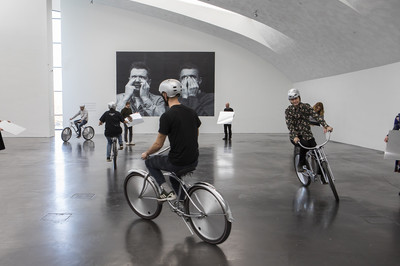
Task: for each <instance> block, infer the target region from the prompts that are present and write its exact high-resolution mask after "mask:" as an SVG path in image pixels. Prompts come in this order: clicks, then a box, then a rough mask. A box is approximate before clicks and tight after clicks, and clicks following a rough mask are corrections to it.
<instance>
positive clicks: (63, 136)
mask: <svg viewBox="0 0 400 266" xmlns="http://www.w3.org/2000/svg"><path fill="white" fill-rule="evenodd" d="M71 136H72V130H71V129H70V128H69V127H66V128H64V129H63V131H62V132H61V139H62V140H63V141H68V140H69V139H70V138H71Z"/></svg>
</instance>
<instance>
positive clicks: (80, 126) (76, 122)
mask: <svg viewBox="0 0 400 266" xmlns="http://www.w3.org/2000/svg"><path fill="white" fill-rule="evenodd" d="M79 121H80V119H78V120H75V121H74V124H75V126H76V129H77V130H78V136H80V135H81V128H82V126H83V125H85V124H86V123H87V121H86V120H82V121H81V122H80V123H79Z"/></svg>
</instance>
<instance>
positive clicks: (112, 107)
mask: <svg viewBox="0 0 400 266" xmlns="http://www.w3.org/2000/svg"><path fill="white" fill-rule="evenodd" d="M108 109H114V110H115V102H109V103H108Z"/></svg>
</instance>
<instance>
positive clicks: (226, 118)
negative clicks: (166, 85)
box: [217, 111, 235, 124]
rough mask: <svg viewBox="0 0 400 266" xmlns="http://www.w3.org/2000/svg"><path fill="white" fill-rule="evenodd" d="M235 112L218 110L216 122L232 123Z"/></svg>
mask: <svg viewBox="0 0 400 266" xmlns="http://www.w3.org/2000/svg"><path fill="white" fill-rule="evenodd" d="M234 116H235V112H224V111H221V112H219V116H218V121H217V124H232V121H233V117H234Z"/></svg>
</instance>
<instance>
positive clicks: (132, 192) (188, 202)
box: [124, 148, 233, 244]
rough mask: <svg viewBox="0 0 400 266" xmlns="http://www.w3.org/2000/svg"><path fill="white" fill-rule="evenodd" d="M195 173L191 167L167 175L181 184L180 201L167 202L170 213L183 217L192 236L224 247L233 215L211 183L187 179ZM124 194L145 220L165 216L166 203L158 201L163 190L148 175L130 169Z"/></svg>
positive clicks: (132, 207)
mask: <svg viewBox="0 0 400 266" xmlns="http://www.w3.org/2000/svg"><path fill="white" fill-rule="evenodd" d="M167 149H169V148H167ZM167 149H164V150H163V151H161V152H160V153H162V152H164V151H166V150H167ZM194 170H195V168H187V169H183V170H181V171H178V172H176V173H174V172H164V175H165V176H168V175H169V176H170V177H172V178H173V179H175V180H176V181H178V182H179V192H178V193H177V198H176V200H171V201H166V202H167V203H168V206H169V207H170V210H171V211H172V212H174V213H175V214H177V215H178V216H179V217H181V218H182V220H183V221H184V223H185V224H186V226H187V228H188V229H189V231H190V232H191V234H192V235H193V230H194V231H195V233H196V234H197V236H199V237H200V238H201V239H202V240H203V241H205V242H208V243H210V244H221V243H222V242H224V241H225V240H226V239H227V238H228V237H229V234H230V232H231V228H232V222H233V216H232V212H231V210H230V208H229V205H228V203H227V202H226V201H225V200H224V198H223V197H222V195H221V194H220V193H219V192H218V191H217V190H216V189H215V187H214V186H212V185H211V184H209V183H207V182H196V183H194V184H190V183H189V182H187V180H186V179H187V177H188V176H190V175H191V174H192V173H193V171H194ZM124 193H125V197H126V199H127V201H128V204H129V207H130V208H131V209H132V210H133V212H134V213H135V214H136V215H138V216H139V217H141V218H142V219H146V220H152V219H155V218H157V217H158V215H159V214H160V213H161V210H162V207H163V203H164V202H165V201H159V200H158V197H159V195H160V193H161V188H160V186H159V185H158V184H157V182H156V181H155V179H154V178H153V177H152V176H150V174H149V173H148V172H146V171H144V170H140V169H132V170H130V171H129V173H128V175H127V177H126V178H125V182H124ZM180 199H181V200H180ZM189 224H190V226H189ZM192 229H193V230H192Z"/></svg>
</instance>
